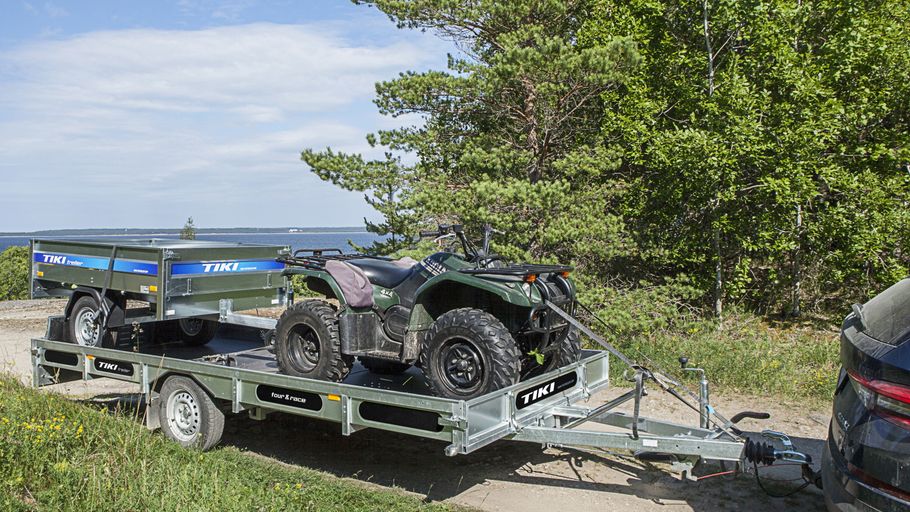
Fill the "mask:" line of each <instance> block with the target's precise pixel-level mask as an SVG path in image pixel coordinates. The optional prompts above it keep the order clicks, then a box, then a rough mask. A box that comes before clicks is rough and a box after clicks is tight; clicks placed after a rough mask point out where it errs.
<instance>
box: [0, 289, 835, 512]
mask: <svg viewBox="0 0 910 512" xmlns="http://www.w3.org/2000/svg"><path fill="white" fill-rule="evenodd" d="M63 305H64V302H62V301H12V302H0V370H3V371H8V372H12V373H14V374H16V375H18V376H20V377H21V378H22V380H23V382H30V369H29V340H30V339H31V338H34V337H40V336H41V335H43V333H44V330H45V325H46V317H47V316H48V315H51V314H59V313H60V312H61V311H62V309H63ZM47 389H49V390H51V391H54V392H58V393H63V394H67V395H71V396H74V397H75V396H78V397H92V396H101V395H106V396H109V395H110V394H112V393H114V394H117V393H134V392H135V391H136V388H135V387H133V386H131V385H127V384H123V383H120V382H117V381H111V380H108V379H97V380H93V381H91V382H88V383H84V382H75V383H66V384H60V385H56V386H51V387H49V388H47ZM621 391H622V390H620V389H617V390H610V391H608V392H605V393H602V394H601V395H598V396H597V397H595V399H593V402H592V404H590V405H596V403H597V402H602V401H605V400H607V399H609V398H610V397H611V396H615V395H617V394H619V393H621ZM713 404H714V406H715V407H716V408H717V409H718V410H719V411H723V412H725V413H726V415H727V416H732V415H733V414H734V413H736V412H738V411H741V410H747V409H748V410H760V411H766V412H769V413H771V419H770V420H766V421H756V420H745V421H743V422H742V423H741V424H740V426H741V427H742V428H744V429H745V430H749V431H757V430H761V429H765V428H770V429H776V430H781V431H784V432H786V433H788V434H790V435H791V436H792V437H793V440H794V443H795V444H796V446H797V448H799V449H801V450H805V451H807V452H809V453H810V454H811V455H812V457H813V459H814V460H815V461H816V467H817V461H819V460H820V459H821V453H820V452H821V448H822V446H823V444H822V443H823V440H824V438H825V434H826V431H827V423H828V418H829V412H828V411H827V410H825V409H824V408H821V409H820V408H819V406H818V405H806V404H799V403H781V402H780V401H777V400H773V399H768V398H766V397H753V396H736V397H732V396H719V397H715V398H714V402H713ZM642 414H643V415H647V416H651V417H655V418H664V419H669V420H672V421H674V422H684V423H690V424H697V417H696V415H695V413H694V412H692V411H690V410H688V409H687V408H685V406H683V405H682V404H679V402H676V401H675V400H674V399H673V398H672V397H669V396H667V395H665V394H664V393H661V392H660V391H658V390H652V391H651V394H650V396H649V397H647V398H646V399H645V401H644V402H643V406H642ZM222 442H223V443H224V444H228V445H233V446H236V447H238V448H240V449H241V450H245V451H248V452H249V453H250V454H251V455H252V456H258V457H264V458H268V459H271V460H275V461H278V462H281V463H285V464H290V465H299V466H306V467H309V468H313V469H318V470H322V471H325V472H328V473H330V474H333V475H337V476H340V477H347V478H354V479H359V480H362V481H368V482H372V483H375V484H379V485H382V486H387V487H394V488H398V489H402V490H405V491H408V492H412V493H416V494H418V495H420V496H423V497H424V498H425V499H426V500H431V501H446V502H451V503H456V504H460V505H467V506H469V507H476V508H479V509H482V510H490V511H506V510H548V511H549V510H572V511H573V512H576V511H577V512H583V511H588V510H591V511H594V510H597V511H602V510H610V509H615V510H629V511H650V510H663V511H667V510H673V511H677V510H679V511H687V510H699V511H707V510H744V511H745V510H750V511H751V510H762V511H766V512H769V511H776V510H819V511H820V510H824V502H823V499H822V495H821V492H820V491H818V490H817V489H814V488H809V489H806V490H804V491H801V492H799V493H797V494H795V495H794V496H791V497H788V498H782V499H775V498H770V497H768V496H767V495H766V494H765V493H764V492H763V491H762V490H761V489H759V487H758V486H757V485H756V482H755V480H754V477H752V476H751V475H749V476H742V475H741V476H739V477H736V478H731V477H729V476H721V477H715V478H708V479H705V480H702V481H699V482H693V481H689V480H681V479H679V478H678V477H676V476H674V475H672V474H670V473H668V472H667V471H666V470H667V466H665V465H659V464H658V465H652V464H650V463H646V462H642V461H639V460H637V459H635V458H632V457H626V456H619V455H615V454H607V453H603V452H601V453H596V454H595V453H587V452H581V451H574V450H563V449H555V448H549V449H542V447H540V446H539V445H532V444H524V443H515V442H499V443H496V444H493V445H491V446H489V447H486V448H484V449H482V450H479V451H478V452H476V453H474V454H471V455H467V456H457V457H452V458H450V457H446V456H445V455H444V454H443V448H444V444H443V443H440V442H436V441H430V440H422V439H416V438H412V437H407V436H402V435H398V434H393V433H388V432H382V431H376V430H372V429H369V430H366V431H362V432H358V433H356V434H354V435H352V436H350V437H344V436H342V435H341V433H340V429H339V428H338V425H335V424H331V423H325V422H320V421H315V420H307V419H302V418H299V417H292V416H287V415H281V414H276V415H271V416H269V418H268V420H267V421H264V422H257V421H253V420H250V419H248V418H246V417H245V416H235V417H229V418H228V421H227V424H226V428H225V435H224V439H223V441H222ZM726 469H729V468H726ZM721 470H722V469H721V468H720V467H719V466H707V467H705V468H703V469H701V474H703V475H704V474H710V473H714V472H718V471H721ZM761 474H762V475H763V478H764V477H766V478H768V479H772V478H774V479H781V480H783V479H792V478H797V477H798V476H799V472H798V467H796V466H774V467H771V468H767V469H762V470H761ZM766 485H767V486H769V487H771V488H772V489H774V490H776V491H779V492H782V491H786V490H788V489H791V488H792V487H793V485H794V484H793V483H790V482H782V483H776V484H775V483H773V482H770V481H769V483H768V484H766Z"/></svg>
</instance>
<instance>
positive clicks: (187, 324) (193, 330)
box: [179, 318, 205, 336]
mask: <svg viewBox="0 0 910 512" xmlns="http://www.w3.org/2000/svg"><path fill="white" fill-rule="evenodd" d="M179 322H180V330H181V331H183V332H184V333H185V334H186V335H187V336H196V335H197V334H199V333H200V332H202V328H203V327H204V326H205V324H204V323H203V321H202V320H200V319H198V318H181V319H180V320H179Z"/></svg>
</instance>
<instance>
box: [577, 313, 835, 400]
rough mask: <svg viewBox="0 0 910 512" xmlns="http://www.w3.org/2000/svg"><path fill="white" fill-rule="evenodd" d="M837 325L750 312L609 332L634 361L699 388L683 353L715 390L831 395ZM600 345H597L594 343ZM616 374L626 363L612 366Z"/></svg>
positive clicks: (795, 396)
mask: <svg viewBox="0 0 910 512" xmlns="http://www.w3.org/2000/svg"><path fill="white" fill-rule="evenodd" d="M838 336H839V335H838V331H837V329H836V328H835V329H832V328H830V327H828V326H825V327H820V326H813V325H809V324H790V325H787V324H780V325H772V324H770V323H769V322H768V321H767V320H766V319H763V318H761V317H758V316H755V315H751V314H748V313H736V314H732V315H730V316H728V317H727V319H725V320H724V323H723V325H722V326H718V324H717V322H715V321H713V320H700V321H695V322H688V323H687V324H686V325H685V326H683V327H682V328H679V329H668V330H655V331H652V332H649V333H638V334H636V335H633V336H628V337H620V336H613V337H611V336H607V339H608V340H611V342H614V343H615V344H616V345H617V347H618V348H619V349H620V350H623V351H626V352H627V353H628V354H629V355H630V356H631V357H632V359H633V360H636V361H638V362H642V361H643V360H645V358H646V359H647V360H649V361H652V362H653V363H655V364H656V365H657V366H658V367H659V368H661V369H665V370H668V371H669V372H670V373H671V374H672V375H673V376H674V377H678V378H680V379H681V380H682V381H683V382H684V383H687V384H690V387H691V388H692V389H695V386H696V383H695V381H696V378H695V376H694V375H693V374H691V373H687V374H685V375H684V374H682V373H681V372H679V371H678V369H679V362H678V359H679V356H681V355H685V356H687V357H688V358H689V361H690V363H689V364H690V366H698V367H701V368H704V369H705V370H706V371H707V375H708V380H709V381H710V382H711V386H712V389H713V390H714V391H715V392H720V393H726V394H731V393H747V394H751V395H770V396H773V397H783V398H791V399H803V398H810V399H814V400H819V401H822V400H827V399H829V398H830V397H831V394H832V392H833V391H834V386H835V384H836V381H837V375H838V368H839V366H840V362H839V347H840V345H839V337H838ZM594 348H596V347H594ZM614 368H615V372H616V373H615V375H616V376H618V375H619V374H620V373H621V372H622V370H623V369H624V368H622V367H621V366H620V365H618V364H617V365H614Z"/></svg>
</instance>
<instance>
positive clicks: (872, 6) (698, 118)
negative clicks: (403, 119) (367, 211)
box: [303, 0, 910, 335]
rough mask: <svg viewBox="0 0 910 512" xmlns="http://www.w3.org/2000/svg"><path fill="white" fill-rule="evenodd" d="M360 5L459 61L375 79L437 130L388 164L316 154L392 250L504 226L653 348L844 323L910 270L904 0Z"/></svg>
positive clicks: (515, 241)
mask: <svg viewBox="0 0 910 512" xmlns="http://www.w3.org/2000/svg"><path fill="white" fill-rule="evenodd" d="M357 3H362V4H368V5H371V6H374V7H376V8H378V9H379V10H381V11H383V12H384V13H386V14H387V15H388V16H389V18H390V19H391V20H392V21H393V22H394V23H396V24H397V25H398V26H400V27H408V28H415V29H421V30H429V31H433V32H435V33H437V34H439V35H440V36H441V37H443V38H446V39H449V40H451V41H453V42H455V43H456V45H457V47H458V48H459V50H460V51H459V53H458V54H456V55H452V56H450V57H449V62H448V68H447V69H446V70H443V71H440V70H434V71H425V72H420V71H406V72H403V73H402V74H401V75H400V76H399V77H397V78H396V79H393V80H389V81H386V82H382V83H379V84H377V97H376V100H375V102H376V105H377V106H378V108H379V110H380V112H381V113H383V114H386V115H389V116H393V117H397V116H408V115H410V116H413V115H415V114H416V116H417V117H418V118H419V120H420V122H418V123H416V124H414V125H410V126H403V127H401V128H398V129H391V130H382V131H379V132H378V133H375V134H370V135H369V136H368V137H367V140H368V141H369V143H370V144H371V145H373V146H375V147H381V148H383V150H384V151H385V154H384V158H382V159H380V160H372V161H371V160H365V159H364V158H363V157H361V156H360V155H347V154H339V153H337V152H334V151H332V150H331V149H327V150H325V151H322V152H313V151H311V150H307V151H305V152H304V153H303V158H304V160H305V161H306V162H307V163H308V164H310V166H311V167H312V169H313V170H314V172H316V173H317V175H319V176H320V177H322V178H323V179H326V180H329V181H332V182H333V183H336V184H338V185H340V186H342V187H344V188H348V189H351V190H362V191H365V192H367V193H368V194H369V197H370V200H371V204H374V206H375V207H376V208H377V210H379V211H380V212H381V213H382V214H383V215H384V217H385V221H384V222H383V223H382V224H380V225H379V226H372V227H371V228H372V229H373V230H374V231H375V232H378V233H383V234H390V233H391V234H395V236H394V237H393V238H392V239H391V241H390V242H389V243H386V244H385V245H380V246H378V247H376V248H374V250H378V251H380V252H397V253H399V254H401V253H403V251H405V250H406V246H407V245H408V244H409V243H411V242H412V241H413V235H414V233H415V232H416V231H417V230H418V229H420V228H422V227H428V226H430V225H432V224H434V223H436V222H445V223H452V222H460V223H463V224H465V225H466V226H467V228H468V229H469V231H472V232H477V230H478V228H479V227H480V226H481V225H482V224H484V223H491V224H493V225H494V226H496V227H497V228H498V229H500V230H502V231H504V232H506V234H505V235H499V236H496V237H495V239H494V240H493V249H494V250H495V251H497V252H499V253H501V254H502V255H504V256H506V257H508V258H511V259H518V260H531V259H533V260H540V261H556V260H559V261H561V262H568V263H573V264H575V265H576V266H577V267H578V272H577V273H576V275H577V276H578V277H579V280H580V282H581V283H582V289H583V296H588V297H589V298H590V299H591V300H592V301H593V303H594V304H595V305H597V306H598V307H600V308H603V311H604V312H605V313H609V314H608V315H607V316H609V317H610V318H611V319H613V321H616V322H621V323H622V325H623V326H624V327H623V329H626V330H628V331H629V332H637V333H640V334H642V335H644V334H645V333H647V332H650V331H651V330H653V329H655V328H656V329H664V328H675V327H674V326H678V325H684V324H685V323H686V322H689V321H690V320H692V319H697V318H698V316H699V315H700V314H701V313H702V310H703V309H704V306H706V305H708V304H709V303H712V302H713V304H714V306H715V311H716V312H717V313H720V311H721V309H722V306H724V305H725V304H726V305H727V306H728V307H729V306H731V305H732V306H733V308H734V309H735V308H736V307H737V305H742V306H744V307H747V308H749V309H751V310H753V311H757V312H760V313H763V314H766V313H777V312H783V313H797V312H799V311H800V310H801V309H807V310H816V311H818V310H828V311H835V312H837V313H838V314H840V313H841V312H842V311H843V310H844V309H845V307H846V305H847V304H849V303H850V302H853V301H863V300H864V299H865V298H866V297H868V296H869V295H870V294H872V293H874V292H875V291H876V290H880V289H882V288H884V287H885V286H887V285H888V284H890V283H891V282H893V281H894V280H896V279H898V278H900V277H902V276H904V275H906V274H907V272H908V269H910V230H908V229H907V226H908V225H910V208H907V205H908V204H910V144H908V142H910V126H908V124H910V112H908V103H907V100H906V98H908V97H910V81H908V80H906V79H905V77H906V76H907V75H908V74H910V39H908V38H907V37H906V36H905V28H906V27H905V23H904V20H903V19H902V18H901V17H900V16H896V15H895V14H894V13H895V12H907V11H908V9H910V5H908V4H907V0H899V1H897V2H892V3H888V4H882V3H880V2H879V3H876V2H867V1H863V2H859V3H856V2H848V1H846V0H819V1H803V2H798V3H796V4H793V3H792V2H784V1H781V0H750V1H748V2H729V1H716V2H715V1H708V0H703V1H702V2H696V3H692V2H688V3H686V2H678V1H677V0H631V1H625V0H623V1H618V0H519V1H512V2H503V1H495V0H476V1H473V2H467V3H465V2H451V1H447V0H357ZM404 155H408V156H407V157H405V156H404ZM404 162H407V163H404ZM710 299H714V300H713V301H711V300H710ZM731 303H732V304H731ZM655 318H657V319H662V320H660V321H656V322H657V323H655V321H654V319H655ZM692 321H694V320H692ZM662 322H663V323H662ZM664 324H666V325H664Z"/></svg>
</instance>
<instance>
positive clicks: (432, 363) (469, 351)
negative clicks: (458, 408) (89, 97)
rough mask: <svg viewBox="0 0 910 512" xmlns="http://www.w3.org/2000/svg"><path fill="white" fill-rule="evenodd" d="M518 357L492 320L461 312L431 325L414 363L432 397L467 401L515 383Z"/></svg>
mask: <svg viewBox="0 0 910 512" xmlns="http://www.w3.org/2000/svg"><path fill="white" fill-rule="evenodd" d="M520 357H521V353H520V352H519V350H518V345H517V344H516V343H515V340H514V339H513V338H512V335H511V334H510V333H509V330H508V329H506V327H505V326H504V325H503V324H502V322H500V321H499V320H498V319H497V318H496V317H495V316H493V315H491V314H489V313H487V312H485V311H481V310H479V309H471V308H462V309H454V310H452V311H449V312H447V313H444V314H442V315H440V316H439V318H437V319H436V321H435V322H433V325H432V326H431V327H430V329H429V330H428V331H427V334H426V336H425V337H424V340H423V346H422V347H421V351H420V358H419V361H420V367H421V369H422V370H423V374H424V376H426V379H427V385H428V386H429V387H430V390H431V391H432V392H433V394H434V395H437V396H442V397H446V398H454V399H461V400H469V399H471V398H475V397H478V396H481V395H484V394H486V393H489V392H491V391H495V390H497V389H502V388H505V387H508V386H511V385H512V384H515V383H517V382H518V378H519V375H520V371H519V370H520V361H519V358H520ZM453 360H457V361H456V362H453Z"/></svg>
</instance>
